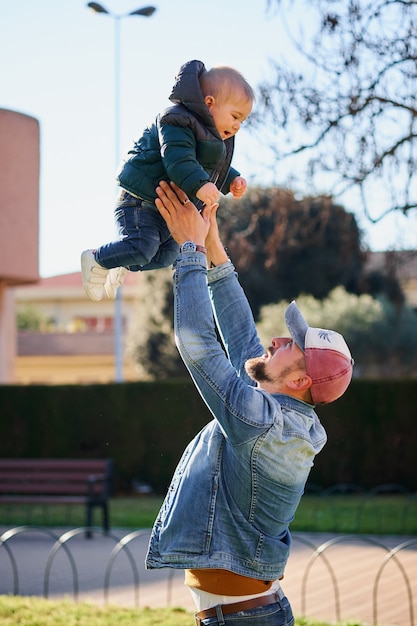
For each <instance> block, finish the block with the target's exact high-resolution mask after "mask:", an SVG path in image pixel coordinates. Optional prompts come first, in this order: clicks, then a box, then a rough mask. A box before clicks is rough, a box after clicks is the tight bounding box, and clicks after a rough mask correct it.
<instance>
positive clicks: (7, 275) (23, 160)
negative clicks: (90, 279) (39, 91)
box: [0, 109, 40, 383]
mask: <svg viewBox="0 0 417 626" xmlns="http://www.w3.org/2000/svg"><path fill="white" fill-rule="evenodd" d="M39 134H40V132H39V123H38V121H37V120H36V119H35V118H33V117H30V116H28V115H23V114H22V113H17V112H16V111H9V110H7V109H0V383H11V382H14V376H13V369H14V361H15V354H16V324H15V311H14V299H13V295H12V290H13V287H14V286H15V285H29V284H31V283H34V282H36V281H37V280H39V269H38V232H39V226H38V221H39V217H38V216H39V170H40V154H39Z"/></svg>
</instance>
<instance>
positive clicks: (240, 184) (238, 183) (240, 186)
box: [230, 176, 248, 198]
mask: <svg viewBox="0 0 417 626" xmlns="http://www.w3.org/2000/svg"><path fill="white" fill-rule="evenodd" d="M247 186H248V185H247V183H246V180H245V179H244V178H242V176H236V178H234V179H233V180H232V182H231V184H230V193H231V194H232V196H233V197H234V198H241V197H242V196H243V194H244V193H245V191H246V188H247Z"/></svg>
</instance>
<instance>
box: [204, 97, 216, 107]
mask: <svg viewBox="0 0 417 626" xmlns="http://www.w3.org/2000/svg"><path fill="white" fill-rule="evenodd" d="M204 102H205V103H206V104H207V106H208V108H209V109H211V107H212V106H213V104H214V97H213V96H206V97H205V98H204Z"/></svg>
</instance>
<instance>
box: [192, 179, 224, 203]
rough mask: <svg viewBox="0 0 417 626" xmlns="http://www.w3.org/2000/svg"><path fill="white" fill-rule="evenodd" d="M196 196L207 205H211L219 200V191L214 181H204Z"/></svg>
mask: <svg viewBox="0 0 417 626" xmlns="http://www.w3.org/2000/svg"><path fill="white" fill-rule="evenodd" d="M196 196H197V198H198V199H199V200H201V201H202V202H204V204H205V205H207V206H212V205H213V204H216V202H218V201H219V196H220V192H219V190H218V189H217V187H216V185H215V184H214V183H205V185H203V186H202V187H200V189H199V190H198V191H197V193H196Z"/></svg>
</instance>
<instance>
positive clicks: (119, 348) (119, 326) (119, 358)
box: [87, 2, 156, 382]
mask: <svg viewBox="0 0 417 626" xmlns="http://www.w3.org/2000/svg"><path fill="white" fill-rule="evenodd" d="M87 7H88V8H89V9H91V10H92V11H93V12H94V13H103V14H105V15H109V16H110V17H112V18H113V20H114V149H115V165H116V167H117V165H118V164H119V160H120V21H121V19H122V18H124V17H130V16H133V15H141V16H143V17H150V16H151V15H153V13H154V12H155V11H156V8H155V7H152V6H147V7H142V8H141V9H136V10H135V11H130V13H123V14H115V13H111V12H110V11H108V10H107V9H106V8H105V7H104V6H103V5H102V4H99V3H98V2H89V3H88V4H87ZM114 359H115V381H116V382H122V381H123V378H124V377H123V310H122V287H119V289H118V290H117V295H116V300H115V303H114Z"/></svg>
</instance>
